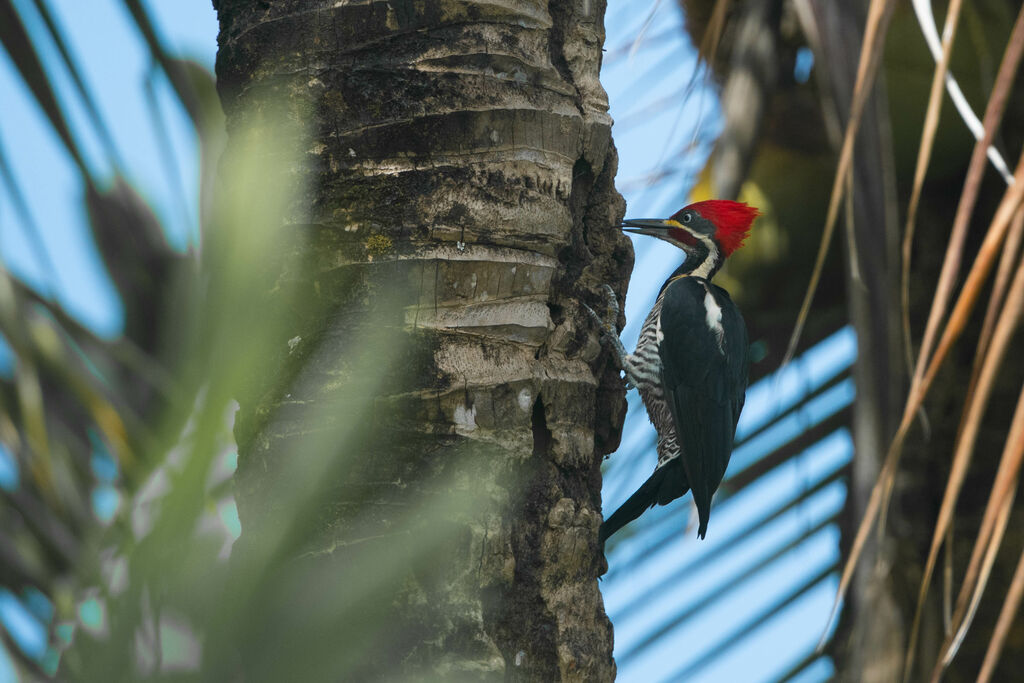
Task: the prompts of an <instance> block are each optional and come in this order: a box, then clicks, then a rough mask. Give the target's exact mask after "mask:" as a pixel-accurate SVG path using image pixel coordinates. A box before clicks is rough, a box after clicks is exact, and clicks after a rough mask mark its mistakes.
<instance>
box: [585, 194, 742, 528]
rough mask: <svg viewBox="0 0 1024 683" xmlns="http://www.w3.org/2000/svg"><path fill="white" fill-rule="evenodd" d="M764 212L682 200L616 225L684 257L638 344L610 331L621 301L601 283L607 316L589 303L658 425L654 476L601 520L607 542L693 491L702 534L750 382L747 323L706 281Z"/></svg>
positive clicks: (605, 338)
mask: <svg viewBox="0 0 1024 683" xmlns="http://www.w3.org/2000/svg"><path fill="white" fill-rule="evenodd" d="M758 215H760V212H759V211H758V210H757V209H756V208H754V207H752V206H748V205H747V204H744V203H741V202H733V201H728V200H720V199H711V200H708V201H703V202H696V203H694V204H690V205H689V206H685V207H683V208H682V209H680V210H679V211H677V212H676V213H675V214H673V215H672V217H671V218H668V219H667V220H661V219H636V220H626V221H623V223H622V229H623V230H624V231H626V232H631V233H635V234H638V235H650V236H651V237H656V238H658V239H660V240H662V241H664V242H667V243H668V244H670V245H672V246H673V247H676V248H678V249H681V250H682V251H683V252H684V253H685V254H686V260H685V261H684V262H683V264H682V265H681V266H679V268H677V269H676V270H675V272H673V273H672V275H671V276H669V278H668V280H666V281H665V284H663V285H662V286H661V291H660V292H659V293H658V299H657V301H655V303H654V308H652V309H651V312H650V313H648V314H647V318H646V319H645V320H644V325H643V328H642V329H641V330H640V339H639V341H638V343H637V347H636V351H634V352H633V353H627V352H626V350H625V348H624V347H623V346H622V342H621V341H620V340H619V338H618V335H617V334H616V333H615V327H614V321H615V318H617V317H618V303H617V302H616V300H615V294H614V292H613V291H612V289H611V287H608V286H607V285H606V286H605V292H606V295H607V296H608V308H609V318H610V320H601V318H600V316H598V315H597V314H596V313H594V311H593V310H591V309H589V308H588V311H589V312H590V314H591V315H592V316H593V317H594V318H595V319H596V320H597V321H598V323H599V324H600V325H601V327H602V341H603V342H605V343H607V344H608V345H609V346H611V347H612V349H613V352H614V356H615V357H616V360H617V362H618V365H619V368H620V369H621V370H622V371H623V372H624V374H625V377H626V382H627V384H626V386H627V388H629V387H630V386H633V387H636V389H637V390H638V391H639V392H640V398H641V399H642V400H643V403H644V407H645V408H646V409H647V415H648V417H649V418H650V420H651V422H652V423H653V424H654V428H655V429H656V430H657V432H658V465H657V467H656V468H655V470H654V474H652V475H651V477H650V478H649V479H648V480H647V481H646V482H644V484H643V485H642V486H641V487H640V488H639V489H637V491H636V493H634V494H633V495H632V496H630V497H629V500H627V501H626V502H625V503H623V504H622V506H621V507H620V508H619V509H618V510H616V511H615V512H614V514H612V516H611V517H609V518H608V519H607V520H605V521H604V523H603V524H602V525H601V530H600V532H599V540H600V542H601V543H602V544H603V543H604V542H605V540H606V539H607V538H608V537H609V536H611V535H612V534H614V533H615V532H616V531H618V530H619V529H621V528H622V527H623V526H625V525H626V524H628V523H629V522H631V521H633V520H634V519H636V518H637V517H639V516H640V515H641V514H643V512H644V511H645V510H647V509H648V508H651V507H653V506H654V505H655V504H657V505H666V504H668V503H669V502H671V501H673V500H675V499H676V498H679V497H680V496H682V495H683V494H685V493H686V492H687V491H688V490H692V491H693V499H694V502H695V503H696V505H697V515H698V518H699V526H698V529H697V535H698V536H699V537H700V538H704V534H705V533H706V532H707V527H708V517H709V515H710V511H711V497H712V495H714V493H715V491H716V490H717V489H718V485H719V484H720V483H721V481H722V477H723V476H724V475H725V469H726V466H727V465H728V464H729V456H730V455H731V454H732V440H733V436H734V435H735V433H736V422H737V421H738V420H739V416H740V411H741V410H742V409H743V400H744V397H745V394H746V389H747V367H748V364H749V363H748V348H749V344H748V341H747V328H746V325H745V324H744V322H743V316H742V315H741V314H740V311H739V309H738V308H737V307H736V304H734V303H733V302H732V299H730V298H729V293H728V292H726V291H725V290H724V289H722V288H721V287H719V286H718V285H715V284H712V282H711V279H712V278H713V277H714V276H715V273H717V272H718V269H719V268H721V267H722V263H724V261H725V259H726V258H727V257H728V256H729V255H730V254H732V252H734V251H735V250H736V249H738V248H740V247H741V246H742V245H743V241H744V240H745V239H746V237H747V234H748V232H749V231H750V226H751V224H752V223H753V221H754V219H755V218H757V216H758Z"/></svg>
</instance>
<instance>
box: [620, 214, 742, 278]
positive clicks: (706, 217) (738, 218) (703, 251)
mask: <svg viewBox="0 0 1024 683" xmlns="http://www.w3.org/2000/svg"><path fill="white" fill-rule="evenodd" d="M759 215H761V212H760V211H758V210H757V209H756V208H754V207H753V206H748V205H747V204H745V203H743V202H733V201H730V200H728V199H708V200H706V201H703V202H694V203H693V204H690V205H689V206H684V207H683V208H682V209H680V210H679V211H677V212H675V213H674V214H672V216H671V217H670V218H667V219H661V218H656V219H651V218H639V219H633V220H626V221H623V222H622V229H623V230H625V231H626V232H633V233H636V234H638V235H650V236H652V237H657V238H658V239H660V240H664V241H665V242H668V243H669V244H671V245H673V246H675V247H678V248H680V249H682V250H683V251H684V252H686V263H685V264H683V267H684V272H685V273H687V274H689V275H693V276H695V277H702V278H705V279H707V280H710V279H711V277H712V276H713V275H714V274H715V273H716V272H718V269H719V268H721V267H722V263H724V262H725V259H726V257H728V256H729V254H731V253H732V252H734V251H736V250H737V249H739V248H740V247H742V246H743V241H744V240H745V239H746V238H747V234H748V233H749V232H750V225H751V224H752V223H753V222H754V219H755V218H757V217H758V216H759Z"/></svg>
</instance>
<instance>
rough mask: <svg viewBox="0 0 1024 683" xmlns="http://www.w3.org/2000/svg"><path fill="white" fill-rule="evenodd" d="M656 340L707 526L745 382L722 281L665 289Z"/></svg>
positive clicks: (738, 318) (738, 333) (743, 347)
mask: <svg viewBox="0 0 1024 683" xmlns="http://www.w3.org/2000/svg"><path fill="white" fill-rule="evenodd" d="M705 299H710V300H711V301H713V302H714V304H715V305H717V306H718V308H719V309H721V321H720V325H721V334H720V335H719V334H716V331H715V330H713V329H712V327H711V326H710V325H709V320H708V319H709V317H710V318H711V319H712V320H711V322H717V320H716V319H717V315H711V316H709V314H708V312H707V311H708V309H707V307H706V306H705ZM661 332H662V335H663V339H662V341H661V343H660V344H659V352H660V355H661V364H662V380H663V382H664V386H665V388H666V390H667V394H666V400H667V401H668V404H669V408H670V410H671V412H672V418H673V420H674V421H675V427H676V435H677V438H678V439H679V446H680V448H681V451H682V461H683V468H684V469H685V470H686V478H687V480H688V481H689V484H690V488H691V489H692V490H693V499H694V501H695V502H696V504H697V513H698V515H699V517H700V527H699V529H698V532H697V533H698V535H699V536H700V537H701V538H703V537H704V533H705V532H706V531H707V525H708V516H709V513H710V510H711V497H712V495H714V493H715V490H717V489H718V485H719V484H720V483H721V481H722V477H723V476H724V475H725V469H726V466H727V465H728V464H729V456H730V455H731V454H732V440H733V436H734V435H735V433H736V422H737V421H738V420H739V417H740V411H741V410H742V409H743V400H744V397H745V394H746V389H747V366H748V358H747V356H748V347H749V344H748V341H747V328H746V325H745V324H744V323H743V316H742V315H740V312H739V309H738V308H736V305H735V304H734V303H733V302H732V299H730V298H729V294H728V293H727V292H726V291H725V290H724V289H722V288H721V287H717V286H715V285H712V284H710V283H708V282H706V281H704V280H701V279H698V278H680V279H678V280H676V281H675V282H673V283H672V284H670V285H669V286H668V288H667V289H666V290H665V299H664V301H663V302H662V307H661Z"/></svg>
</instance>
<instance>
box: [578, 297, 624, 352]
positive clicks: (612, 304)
mask: <svg viewBox="0 0 1024 683" xmlns="http://www.w3.org/2000/svg"><path fill="white" fill-rule="evenodd" d="M601 289H602V290H603V291H604V295H605V299H606V302H605V307H606V310H605V315H604V317H603V318H602V317H601V316H600V315H598V314H597V313H596V312H595V311H594V309H592V308H591V307H590V306H587V305H586V304H583V308H585V309H587V313H589V314H590V317H591V318H593V319H594V322H596V323H597V325H598V327H600V328H601V332H602V333H603V334H602V341H603V337H604V335H610V336H612V337H616V338H617V337H618V336H619V335H618V333H617V332H616V329H615V326H616V325H617V324H618V322H619V301H618V299H617V298H616V297H615V290H614V289H612V287H611V285H609V284H604V285H601Z"/></svg>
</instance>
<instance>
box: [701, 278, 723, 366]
mask: <svg viewBox="0 0 1024 683" xmlns="http://www.w3.org/2000/svg"><path fill="white" fill-rule="evenodd" d="M705 291H707V294H705V295H704V311H705V317H704V321H705V322H706V323H707V325H708V329H709V330H711V333H712V334H714V335H715V341H716V342H718V350H719V351H720V352H722V353H723V354H724V353H725V347H724V346H723V345H722V340H723V339H724V338H725V328H723V327H722V307H721V306H719V305H718V302H717V301H715V296H714V295H713V294H712V293H711V290H710V289H708V288H707V287H705Z"/></svg>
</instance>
